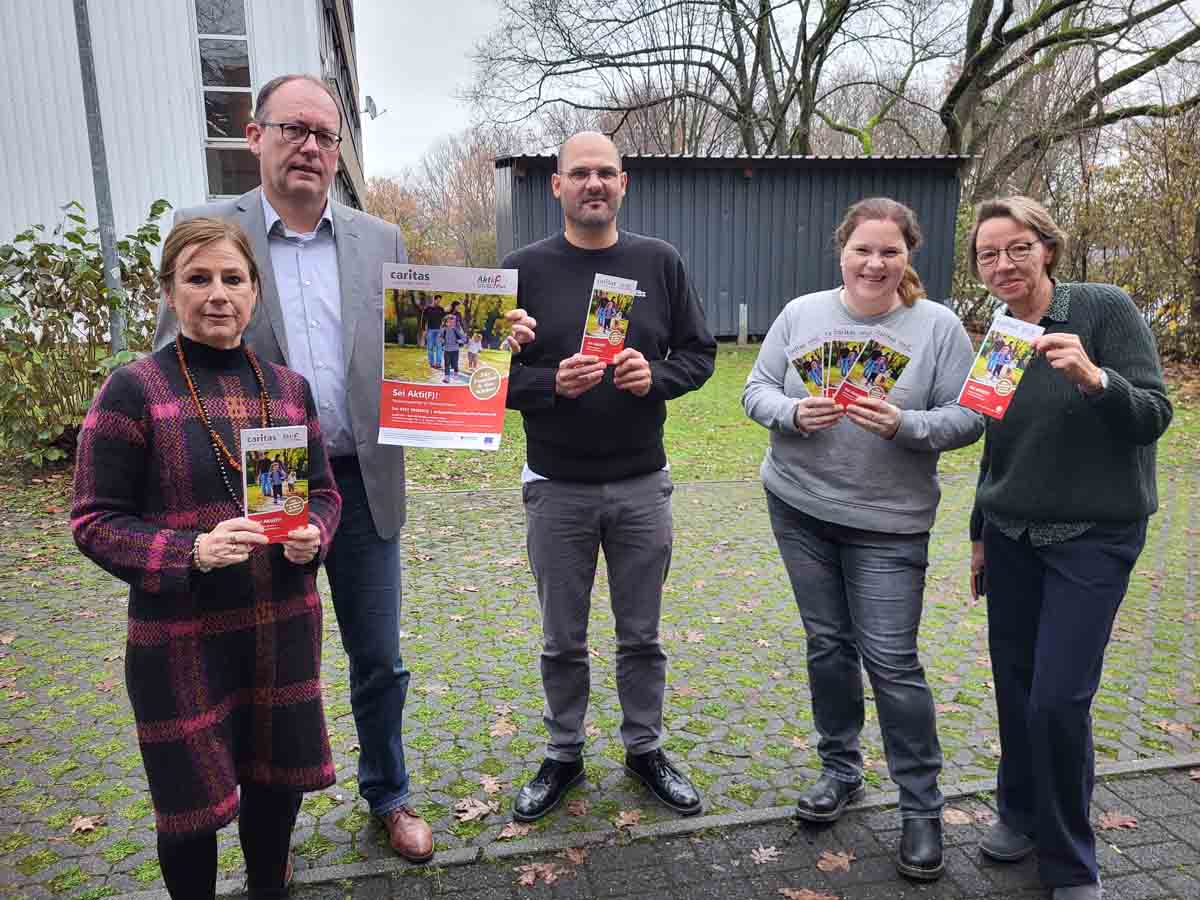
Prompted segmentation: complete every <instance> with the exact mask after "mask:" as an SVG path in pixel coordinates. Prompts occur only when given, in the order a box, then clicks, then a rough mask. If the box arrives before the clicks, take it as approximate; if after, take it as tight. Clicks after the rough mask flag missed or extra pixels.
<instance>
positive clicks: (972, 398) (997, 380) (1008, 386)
mask: <svg viewBox="0 0 1200 900" xmlns="http://www.w3.org/2000/svg"><path fill="white" fill-rule="evenodd" d="M1045 330H1046V329H1045V328H1043V327H1042V326H1041V325H1035V324H1033V323H1032V322H1023V321H1021V320H1020V319H1014V318H1013V317H1012V316H996V318H995V319H993V320H992V327H991V328H989V329H988V333H987V334H986V335H984V338H983V343H982V344H980V346H979V353H978V354H977V355H976V357H975V362H973V363H972V364H971V371H970V372H969V373H968V374H967V380H966V381H965V382H963V386H962V390H961V391H959V393H958V402H959V404H960V405H962V406H965V407H967V408H968V409H973V410H975V411H976V412H981V413H983V414H984V415H985V416H991V417H992V418H993V419H1003V418H1004V414H1005V413H1006V412H1008V405H1009V404H1010V403H1012V399H1013V395H1014V394H1015V393H1016V391H1017V387H1018V386H1020V384H1021V378H1022V377H1023V376H1024V374H1025V370H1026V369H1027V368H1028V367H1029V363H1030V361H1031V360H1032V359H1033V342H1034V341H1035V340H1037V338H1039V337H1041V336H1042V334H1043V332H1045Z"/></svg>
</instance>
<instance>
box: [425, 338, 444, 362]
mask: <svg viewBox="0 0 1200 900" xmlns="http://www.w3.org/2000/svg"><path fill="white" fill-rule="evenodd" d="M425 354H426V355H427V356H428V357H429V365H430V367H432V368H434V369H440V368H441V367H442V329H440V328H428V329H426V330H425Z"/></svg>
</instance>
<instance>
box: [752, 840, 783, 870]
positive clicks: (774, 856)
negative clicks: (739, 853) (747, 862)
mask: <svg viewBox="0 0 1200 900" xmlns="http://www.w3.org/2000/svg"><path fill="white" fill-rule="evenodd" d="M750 858H751V859H752V860H754V862H755V864H756V865H760V866H761V865H762V864H763V863H769V862H776V861H778V859H779V849H778V848H777V847H774V846H771V847H764V846H763V845H762V844H759V845H758V846H757V847H755V848H754V849H753V850H751V851H750Z"/></svg>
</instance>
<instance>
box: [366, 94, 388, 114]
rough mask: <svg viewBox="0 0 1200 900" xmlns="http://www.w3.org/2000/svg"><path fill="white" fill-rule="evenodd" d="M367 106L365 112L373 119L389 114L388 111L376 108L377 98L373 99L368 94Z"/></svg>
mask: <svg viewBox="0 0 1200 900" xmlns="http://www.w3.org/2000/svg"><path fill="white" fill-rule="evenodd" d="M366 104H367V105H366V106H365V107H364V108H363V112H365V113H366V114H367V115H368V116H370V117H371V118H372V119H378V118H379V117H380V116H382V115H383V114H384V113H386V112H387V110H386V109H376V108H375V98H373V97H372V96H371V95H370V94H367V96H366Z"/></svg>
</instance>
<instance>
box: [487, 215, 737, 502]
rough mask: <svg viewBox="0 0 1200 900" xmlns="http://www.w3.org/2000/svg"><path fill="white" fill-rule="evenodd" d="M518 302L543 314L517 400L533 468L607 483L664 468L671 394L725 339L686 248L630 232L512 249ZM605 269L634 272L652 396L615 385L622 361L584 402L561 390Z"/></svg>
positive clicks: (699, 375) (700, 379) (519, 360)
mask: <svg viewBox="0 0 1200 900" xmlns="http://www.w3.org/2000/svg"><path fill="white" fill-rule="evenodd" d="M502 266H503V267H504V268H506V269H518V270H519V271H520V275H519V278H518V282H517V301H518V305H519V306H520V307H521V308H522V309H524V310H526V311H527V312H528V313H529V315H531V316H533V317H534V318H535V319H536V320H537V328H536V331H535V335H536V336H535V339H534V341H533V343H531V344H527V345H525V347H524V348H522V350H521V352H520V353H519V354H517V355H516V356H514V357H513V363H512V369H511V371H510V374H509V384H508V406H509V408H511V409H517V410H520V411H521V415H522V418H523V419H524V423H525V438H526V453H527V460H528V463H529V468H530V469H532V470H533V471H534V472H536V473H537V474H539V475H543V476H545V477H546V478H554V479H561V480H563V481H586V482H593V483H596V482H605V481H615V480H617V479H621V478H631V477H633V476H635V475H645V474H647V473H649V472H654V471H657V470H659V469H661V468H662V467H663V466H665V465H666V463H667V455H666V451H665V450H664V449H663V422H665V421H666V418H667V401H668V400H670V399H672V398H674V397H679V396H681V395H683V394H686V393H687V392H688V391H694V390H696V389H697V388H698V387H700V386H701V385H702V384H704V382H705V381H707V380H708V378H709V376H710V375H712V373H713V364H714V361H715V359H716V355H717V343H716V341H715V340H714V339H713V336H712V335H711V334H710V333H709V331H708V326H707V325H706V324H705V321H704V310H703V309H701V307H700V303H699V301H698V300H697V299H696V294H695V292H694V291H693V290H692V286H691V284H690V283H689V281H688V277H687V273H686V272H685V271H684V267H683V260H682V258H681V257H680V256H679V253H678V251H676V250H675V248H674V247H672V246H671V245H670V244H668V243H666V242H665V241H660V240H657V239H655V238H650V237H644V236H642V235H639V234H633V233H632V232H629V231H621V232H620V233H619V235H618V239H617V243H615V244H613V245H612V246H611V247H606V248H605V249H603V250H584V249H582V248H579V247H576V246H574V245H573V244H571V243H569V242H568V241H567V239H566V237H565V236H564V235H563V234H562V233H559V234H558V235H556V236H554V237H550V238H546V239H545V240H542V241H538V242H537V243H535V244H530V245H529V246H527V247H522V248H521V249H520V250H517V251H515V252H513V253H510V254H509V255H508V256H507V257H506V258H505V260H504V262H503V263H502ZM597 273H601V274H604V275H615V276H617V277H619V278H632V279H634V280H636V281H637V287H638V290H639V291H641V292H644V293H645V296H639V297H637V299H635V300H634V301H633V305H632V307H631V308H630V311H629V315H628V319H629V326H628V330H627V332H626V336H625V346H626V347H632V348H634V349H635V350H639V351H640V352H641V353H642V355H643V356H645V357H646V359H647V360H648V361H649V363H650V371H651V378H652V381H651V386H650V391H649V393H647V394H646V396H645V397H636V396H634V395H633V394H632V393H630V392H629V391H621V390H617V388H616V387H614V386H613V370H614V367H613V366H611V365H610V366H609V367H608V368H607V369H606V370H605V373H604V377H603V378H602V379H601V381H600V383H599V384H597V385H596V386H595V387H594V388H592V389H591V390H589V391H586V392H585V393H583V394H581V395H580V396H579V397H577V398H576V399H574V400H568V399H567V398H565V397H560V396H557V395H556V394H555V393H554V378H555V374H556V373H557V371H558V364H559V363H560V362H561V361H562V360H564V359H566V358H567V357H569V356H572V355H574V354H575V353H578V352H579V346H580V343H581V341H582V340H583V327H584V320H585V318H586V317H587V312H588V305H589V303H590V300H591V293H592V282H593V279H594V278H595V277H596V274H597Z"/></svg>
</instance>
